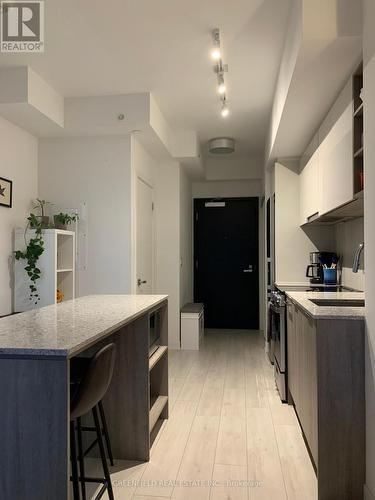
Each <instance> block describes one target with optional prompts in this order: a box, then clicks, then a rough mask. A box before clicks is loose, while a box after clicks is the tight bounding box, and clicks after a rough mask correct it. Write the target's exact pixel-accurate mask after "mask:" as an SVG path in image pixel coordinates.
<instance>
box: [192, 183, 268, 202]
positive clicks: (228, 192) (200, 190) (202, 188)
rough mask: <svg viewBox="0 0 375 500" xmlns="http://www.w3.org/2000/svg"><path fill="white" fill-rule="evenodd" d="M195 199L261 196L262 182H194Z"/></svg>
mask: <svg viewBox="0 0 375 500" xmlns="http://www.w3.org/2000/svg"><path fill="white" fill-rule="evenodd" d="M192 193H193V198H236V197H244V198H246V197H251V196H260V194H261V181H260V180H241V181H209V182H193V188H192Z"/></svg>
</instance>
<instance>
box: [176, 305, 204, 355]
mask: <svg viewBox="0 0 375 500" xmlns="http://www.w3.org/2000/svg"><path fill="white" fill-rule="evenodd" d="M203 337H204V306H203V304H200V303H191V304H185V305H184V307H183V308H182V309H181V349H186V350H195V351H197V350H199V347H200V345H201V343H202V341H203Z"/></svg>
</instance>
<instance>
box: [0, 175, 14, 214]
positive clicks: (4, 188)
mask: <svg viewBox="0 0 375 500" xmlns="http://www.w3.org/2000/svg"><path fill="white" fill-rule="evenodd" d="M12 202H13V181H11V180H9V179H5V178H4V177H0V206H1V207H6V208H12Z"/></svg>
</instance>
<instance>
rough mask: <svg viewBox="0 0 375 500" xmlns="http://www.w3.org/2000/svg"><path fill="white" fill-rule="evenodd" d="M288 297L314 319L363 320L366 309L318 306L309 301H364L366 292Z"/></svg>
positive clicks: (300, 294)
mask: <svg viewBox="0 0 375 500" xmlns="http://www.w3.org/2000/svg"><path fill="white" fill-rule="evenodd" d="M286 295H287V297H288V298H289V299H290V300H291V301H292V302H294V303H295V304H297V305H298V306H299V307H301V309H303V310H304V311H305V312H306V313H307V314H308V315H309V316H311V317H312V318H314V319H351V320H363V319H364V318H365V308H364V307H346V306H345V307H339V306H318V305H316V304H314V303H313V302H311V301H310V300H309V299H330V300H335V299H336V300H337V299H339V300H343V299H344V300H345V299H347V300H348V299H349V300H353V299H355V300H358V299H361V300H364V299H365V294H364V292H286Z"/></svg>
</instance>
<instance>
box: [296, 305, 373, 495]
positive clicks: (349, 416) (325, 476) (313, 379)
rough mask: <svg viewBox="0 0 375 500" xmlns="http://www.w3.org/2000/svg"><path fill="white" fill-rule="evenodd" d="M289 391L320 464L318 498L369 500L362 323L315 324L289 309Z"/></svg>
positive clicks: (318, 466) (312, 454)
mask: <svg viewBox="0 0 375 500" xmlns="http://www.w3.org/2000/svg"><path fill="white" fill-rule="evenodd" d="M287 308H288V309H287V323H288V388H289V394H290V396H291V399H292V401H293V404H294V406H295V410H296V413H297V415H298V419H299V422H300V425H301V428H302V431H303V434H304V437H305V440H306V443H307V445H308V448H309V451H310V456H311V458H312V461H313V463H314V466H315V470H316V473H317V479H318V500H336V499H340V500H358V499H359V498H363V485H364V481H365V385H364V381H365V372H364V370H365V368H364V365H365V358H364V322H363V321H362V320H348V319H329V320H320V319H319V320H314V319H313V318H311V317H310V316H308V315H307V314H305V312H304V311H302V309H300V308H299V307H298V306H297V305H296V304H294V303H293V302H291V301H290V299H289V303H288V306H287Z"/></svg>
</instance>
